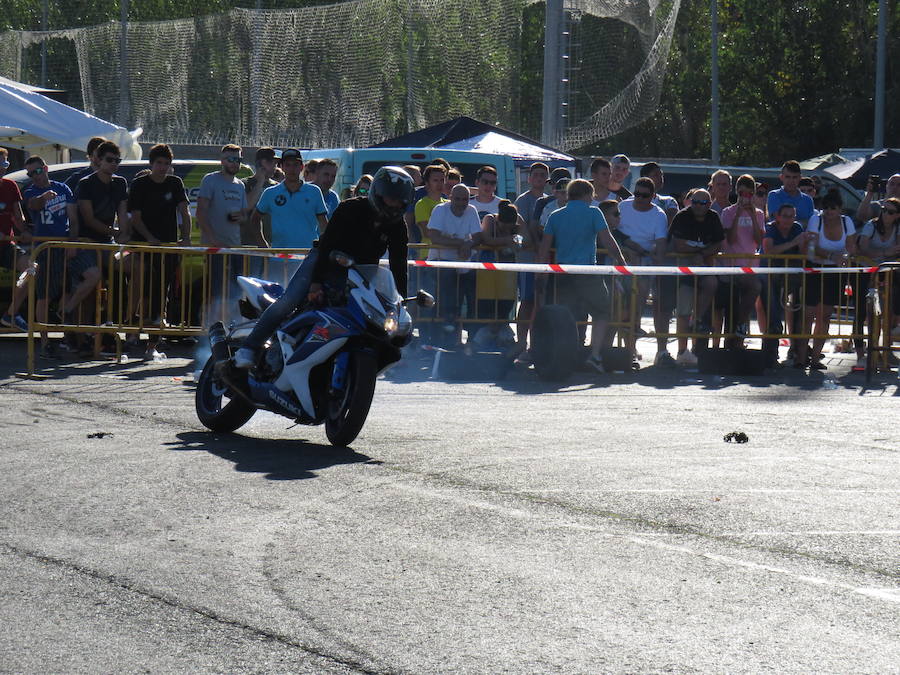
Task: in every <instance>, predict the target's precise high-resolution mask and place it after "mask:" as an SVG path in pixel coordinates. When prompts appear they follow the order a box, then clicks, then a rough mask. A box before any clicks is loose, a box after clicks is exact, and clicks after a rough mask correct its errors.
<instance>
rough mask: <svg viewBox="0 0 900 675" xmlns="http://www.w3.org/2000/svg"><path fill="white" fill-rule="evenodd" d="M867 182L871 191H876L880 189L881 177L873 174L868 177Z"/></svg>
mask: <svg viewBox="0 0 900 675" xmlns="http://www.w3.org/2000/svg"><path fill="white" fill-rule="evenodd" d="M869 182H870V183H871V184H872V190H876V191H877V190H880V189H881V176H879V175H877V174H874V173H873V174H872V175H871V176H869Z"/></svg>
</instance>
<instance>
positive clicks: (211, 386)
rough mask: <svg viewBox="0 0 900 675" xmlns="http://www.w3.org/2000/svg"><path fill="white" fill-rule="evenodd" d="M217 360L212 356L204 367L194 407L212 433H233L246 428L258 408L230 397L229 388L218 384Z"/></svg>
mask: <svg viewBox="0 0 900 675" xmlns="http://www.w3.org/2000/svg"><path fill="white" fill-rule="evenodd" d="M215 365H216V358H215V357H214V356H211V357H210V358H209V360H208V361H207V362H206V365H205V366H203V372H201V373H200V379H199V380H197V392H196V394H195V395H194V407H195V408H196V410H197V418H198V419H199V420H200V422H201V423H202V424H203V426H205V427H206V428H207V429H209V430H210V431H218V432H220V433H231V432H232V431H234V430H235V429H238V428H240V427H242V426H244V425H245V424H246V423H247V421H248V420H249V419H250V418H251V417H253V413H255V412H256V408H255V407H253V406H252V405H250V404H249V403H247V402H246V401H245V400H243V399H242V398H240V397H238V396H234V397H229V399H228V401H227V402H225V403H224V405H223V400H224V399H225V397H226V396H227V395H228V393H229V392H228V387H226V386H225V385H224V384H220V383H217V382H216V381H215V378H214V377H213V368H214V367H215Z"/></svg>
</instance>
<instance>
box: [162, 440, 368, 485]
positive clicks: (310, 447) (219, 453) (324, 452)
mask: <svg viewBox="0 0 900 675" xmlns="http://www.w3.org/2000/svg"><path fill="white" fill-rule="evenodd" d="M176 437H177V438H178V441H175V442H171V443H167V444H166V445H168V446H169V447H170V448H171V449H172V450H173V451H200V452H208V453H209V454H211V455H215V456H216V457H221V458H222V459H226V460H228V461H229V462H233V463H234V469H235V471H242V472H246V473H259V474H264V477H265V478H266V479H268V480H305V479H307V478H315V477H316V476H317V474H316V471H317V470H321V469H327V468H328V467H331V466H336V465H338V464H363V463H367V464H380V462H379V461H378V460H374V459H372V458H371V457H369V456H368V455H364V454H362V453H359V452H356V451H354V450H352V449H351V448H336V447H334V446H331V445H322V444H320V443H310V442H309V441H306V440H303V439H296V440H295V439H281V438H279V439H269V438H255V437H254V438H251V437H249V436H241V435H240V434H217V433H213V432H211V431H210V432H203V431H184V432H181V433H179V434H176Z"/></svg>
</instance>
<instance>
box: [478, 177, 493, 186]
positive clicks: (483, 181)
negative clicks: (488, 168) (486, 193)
mask: <svg viewBox="0 0 900 675" xmlns="http://www.w3.org/2000/svg"><path fill="white" fill-rule="evenodd" d="M480 180H481V182H482V183H484V184H485V185H496V184H497V181H495V180H488V179H487V178H481V179H480Z"/></svg>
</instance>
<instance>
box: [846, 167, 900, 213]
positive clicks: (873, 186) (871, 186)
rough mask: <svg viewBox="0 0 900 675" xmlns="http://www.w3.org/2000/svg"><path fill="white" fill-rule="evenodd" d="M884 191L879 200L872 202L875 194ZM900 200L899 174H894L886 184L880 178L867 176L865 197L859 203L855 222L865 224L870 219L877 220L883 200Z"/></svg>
mask: <svg viewBox="0 0 900 675" xmlns="http://www.w3.org/2000/svg"><path fill="white" fill-rule="evenodd" d="M882 190H883V191H884V196H883V197H882V198H881V199H879V200H875V201H872V198H873V197H874V196H875V194H876V193H880V192H882ZM892 197H893V198H894V199H900V173H895V174H894V175H893V176H891V177H890V178H888V179H887V182H882V180H881V176H874V175H873V176H869V180H868V182H867V183H866V196H865V197H863V200H862V201H861V202H860V203H859V208H858V209H857V210H856V220H857V222H860V223H865V222H868V221H870V220H872V218H877V217H878V216H879V215H880V214H881V203H882V202H883V201H884V200H885V199H891V198H892Z"/></svg>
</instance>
